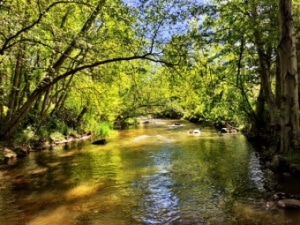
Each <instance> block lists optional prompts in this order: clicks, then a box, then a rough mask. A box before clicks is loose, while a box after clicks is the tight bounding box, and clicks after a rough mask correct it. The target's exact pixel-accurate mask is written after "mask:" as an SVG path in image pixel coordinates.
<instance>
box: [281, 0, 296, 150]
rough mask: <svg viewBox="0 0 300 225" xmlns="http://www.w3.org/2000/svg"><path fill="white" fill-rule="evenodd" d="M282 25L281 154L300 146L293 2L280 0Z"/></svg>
mask: <svg viewBox="0 0 300 225" xmlns="http://www.w3.org/2000/svg"><path fill="white" fill-rule="evenodd" d="M279 25H280V42H279V46H278V53H279V62H280V77H281V81H282V84H281V106H280V152H281V153H287V152H288V151H290V150H292V149H293V147H294V145H295V144H297V139H298V135H299V102H298V76H297V57H296V44H295V42H296V38H295V27H294V21H293V14H292V0H279Z"/></svg>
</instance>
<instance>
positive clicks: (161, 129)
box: [0, 120, 300, 225]
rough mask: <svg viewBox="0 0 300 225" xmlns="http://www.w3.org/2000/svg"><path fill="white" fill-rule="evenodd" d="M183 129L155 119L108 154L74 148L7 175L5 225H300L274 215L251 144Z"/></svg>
mask: <svg viewBox="0 0 300 225" xmlns="http://www.w3.org/2000/svg"><path fill="white" fill-rule="evenodd" d="M175 122H176V123H177V122H178V121H172V120H151V123H150V124H147V125H146V124H145V125H141V126H139V127H138V128H134V129H128V130H123V131H120V132H119V133H118V135H116V136H115V137H113V138H108V144H107V145H105V146H96V145H91V144H90V143H89V142H85V143H79V144H78V143H76V145H75V144H73V146H72V145H69V146H61V147H58V148H55V149H53V150H47V151H43V152H36V153H31V154H30V155H29V156H28V157H27V158H24V159H19V160H18V161H17V163H16V164H15V165H11V166H1V167H0V179H1V183H0V224H1V225H23V224H24V225H25V224H26V225H48V224H49V225H74V224H78V225H96V224H97V225H100V224H101V225H143V224H147V225H179V224H180V225H181V224H182V225H196V224H201V225H214V224H224V225H231V224H236V225H238V224H249V225H250V224H264V225H267V224H275V225H277V224H278V225H279V224H280V225H281V224H292V225H299V224H300V222H299V221H300V213H299V212H298V211H291V212H286V211H283V210H278V209H275V208H274V209H268V208H266V193H269V191H267V187H266V186H267V184H268V183H269V182H270V180H271V179H273V177H272V175H271V174H269V173H268V172H264V171H262V169H261V166H260V164H259V161H258V158H257V157H256V155H255V153H254V151H253V149H252V147H251V146H250V145H249V144H248V143H247V141H246V139H245V137H244V136H243V135H241V134H235V135H219V134H218V133H217V132H216V131H214V130H211V129H207V128H202V127H198V126H196V125H194V124H191V123H188V122H184V121H181V122H180V123H181V124H180V125H175ZM190 129H201V134H200V135H198V134H189V132H188V131H189V130H190ZM284 188H285V187H284V185H283V186H282V189H284ZM299 192H300V191H299Z"/></svg>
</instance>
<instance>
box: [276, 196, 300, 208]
mask: <svg viewBox="0 0 300 225" xmlns="http://www.w3.org/2000/svg"><path fill="white" fill-rule="evenodd" d="M277 206H278V207H280V208H284V209H300V200H297V199H289V198H287V199H282V200H279V201H278V202H277Z"/></svg>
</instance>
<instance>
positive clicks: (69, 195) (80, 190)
mask: <svg viewBox="0 0 300 225" xmlns="http://www.w3.org/2000/svg"><path fill="white" fill-rule="evenodd" d="M105 187H106V185H105V183H102V184H80V185H78V186H76V187H74V188H72V189H71V190H69V191H67V192H66V193H65V194H64V197H65V199H66V200H67V201H70V200H75V199H80V198H86V197H89V196H92V195H94V194H95V193H97V192H98V191H100V190H101V189H103V188H105Z"/></svg>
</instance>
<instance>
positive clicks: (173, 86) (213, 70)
mask: <svg viewBox="0 0 300 225" xmlns="http://www.w3.org/2000/svg"><path fill="white" fill-rule="evenodd" d="M293 3H294V4H293V5H292V2H291V1H290V0H279V1H278V2H274V1H271V0H263V1H258V0H255V1H239V0H230V1H222V0H213V1H200V0H194V1H179V0H176V1H171V0H148V1H144V0H135V1H129V0H124V1H121V0H117V1H112V0H77V1H70V0H50V1H49V0H47V1H46V0H39V1H30V0H20V1H10V0H6V1H1V2H0V17H1V22H0V23H1V27H2V30H1V35H0V62H1V64H0V96H1V97H0V124H1V132H0V137H1V139H2V140H6V139H10V138H12V137H16V135H17V134H19V133H20V132H23V131H24V130H26V129H27V130H28V129H30V130H32V131H33V132H34V133H36V134H37V135H40V136H47V135H49V133H51V132H53V131H55V130H59V131H61V132H62V131H64V133H66V132H69V131H68V130H70V129H72V130H77V131H78V132H80V131H83V130H92V131H94V132H95V130H97V129H99V128H97V127H99V126H98V125H97V124H100V123H101V122H111V123H113V122H114V121H117V120H125V119H127V118H132V117H136V116H138V115H152V114H155V115H160V116H176V117H180V118H185V119H189V120H193V121H198V122H201V121H206V122H211V123H214V122H215V123H216V122H220V121H233V122H235V123H238V124H240V125H244V126H245V127H246V128H247V130H248V132H250V133H253V134H255V135H257V134H258V135H262V134H263V133H265V132H266V131H267V132H269V133H270V134H274V132H275V133H276V134H280V136H281V139H280V142H281V143H283V142H284V140H287V139H289V140H294V141H293V142H292V141H290V142H287V144H286V146H285V147H284V146H281V147H280V149H281V151H287V149H289V148H290V147H292V145H295V143H296V145H297V141H296V140H298V136H297V134H296V133H298V126H299V124H298V123H299V121H298V122H297V118H289V116H288V114H290V112H295V114H294V115H296V114H298V111H299V109H298V108H297V107H298V106H295V105H296V103H297V104H298V97H297V99H296V101H294V102H293V100H295V97H296V95H295V92H296V93H297V95H298V80H297V79H295V78H297V76H298V75H297V72H296V71H297V70H296V71H295V69H297V68H296V67H297V58H296V57H295V58H294V59H293V60H294V61H293V62H292V64H291V65H289V66H287V65H288V63H289V62H290V61H289V59H288V58H289V57H290V56H288V55H286V54H283V53H284V52H285V51H286V50H284V51H281V52H280V51H278V49H285V47H287V45H284V43H287V42H283V40H291V41H292V43H293V45H292V49H295V54H296V52H297V50H298V49H299V45H297V42H296V40H298V39H299V37H297V36H295V35H296V34H297V32H295V31H298V30H299V27H300V26H299V23H300V22H299V21H300V20H299V19H300V18H299V17H296V16H294V15H298V14H296V13H295V14H293V13H292V12H293V11H292V10H294V12H297V11H299V10H300V8H299V3H296V2H293ZM278 12H286V13H287V12H290V14H289V13H287V14H288V15H285V14H281V15H284V16H282V17H278ZM284 21H290V23H289V25H291V26H290V27H289V28H287V27H285V28H284V27H283V24H286V23H285V22H284ZM287 30H289V35H290V36H287V35H286V33H285V32H286V31H287ZM298 33H299V32H298ZM293 35H294V36H293ZM290 37H292V38H290ZM289 38H290V39H289ZM293 46H294V47H293ZM287 59H288V61H286V60H287ZM287 67H288V68H291V67H293V69H288V70H285V69H284V68H287ZM286 71H288V72H286ZM291 71H293V73H292V72H291ZM291 74H293V75H292V76H290V75H291ZM291 77H293V78H291ZM288 78H291V79H289V81H288V82H286V81H287V79H288ZM295 85H296V87H295ZM287 90H290V91H287ZM292 90H293V91H294V92H293V91H292ZM283 99H289V100H287V101H285V102H284V101H283ZM290 101H292V102H293V103H291V102H290ZM289 104H293V107H291V108H289ZM284 115H285V116H284ZM291 121H292V122H291ZM289 124H297V125H292V126H290V125H289ZM278 127H281V129H278ZM283 127H291V128H287V129H283ZM279 130H281V133H280V132H279ZM283 130H284V131H283ZM292 143H294V144H292Z"/></svg>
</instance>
